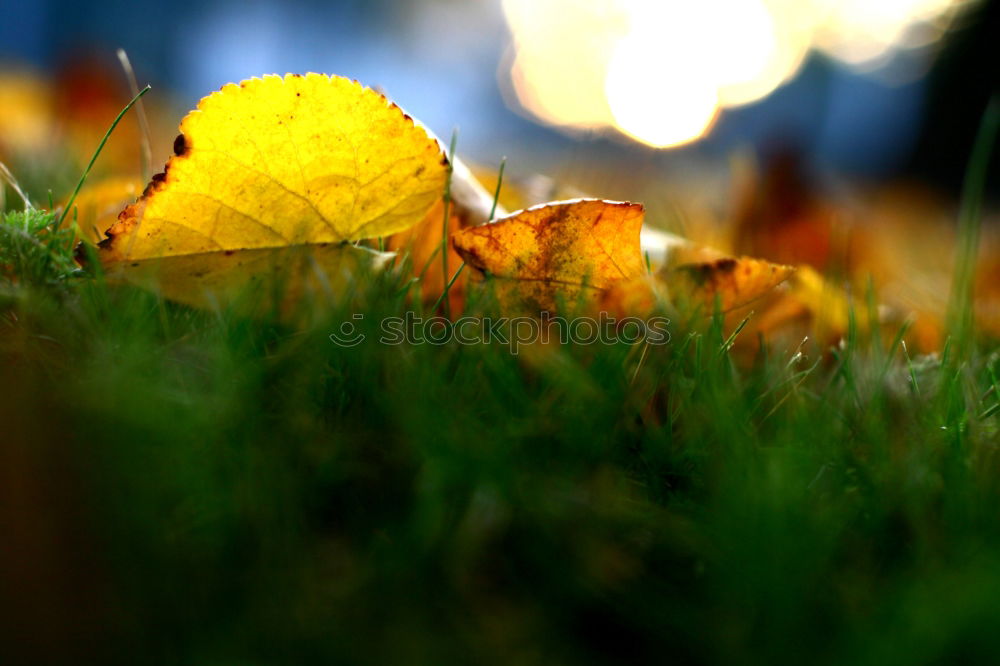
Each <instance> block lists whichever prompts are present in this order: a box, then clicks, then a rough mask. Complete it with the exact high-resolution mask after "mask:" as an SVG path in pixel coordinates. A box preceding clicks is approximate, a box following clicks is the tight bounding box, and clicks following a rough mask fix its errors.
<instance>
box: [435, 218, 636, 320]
mask: <svg viewBox="0 0 1000 666" xmlns="http://www.w3.org/2000/svg"><path fill="white" fill-rule="evenodd" d="M642 219H643V207H642V205H641V204H636V203H628V202H617V201H604V200H601V199H579V200H576V201H564V202H556V203H549V204H544V205H541V206H536V207H534V208H529V209H527V210H523V211H520V212H518V213H515V214H513V215H511V216H509V217H506V218H504V219H501V220H498V221H496V222H494V223H492V224H487V225H483V226H480V227H473V228H470V229H461V230H459V231H456V232H455V233H454V234H452V237H451V239H452V243H453V244H454V246H455V249H456V250H457V251H458V253H459V255H461V256H462V258H463V259H464V260H465V261H466V263H468V264H469V266H471V267H472V268H474V269H476V270H478V271H480V272H481V273H482V274H484V275H489V276H491V277H493V278H498V285H499V287H500V291H501V292H502V298H504V300H505V301H506V302H507V303H509V304H510V305H511V306H513V307H524V308H527V309H528V310H532V311H540V310H554V309H556V307H557V304H558V303H559V302H560V301H562V302H564V303H571V302H574V301H575V300H576V299H577V298H579V297H580V296H581V295H590V296H596V295H597V293H599V291H600V290H603V289H606V288H608V287H610V286H611V285H613V284H616V283H618V282H621V281H625V280H630V279H633V278H636V277H638V276H640V275H642V274H643V272H644V271H645V266H644V264H643V260H642V254H641V252H640V249H639V247H640V246H639V230H640V228H641V227H642ZM515 302H516V305H515Z"/></svg>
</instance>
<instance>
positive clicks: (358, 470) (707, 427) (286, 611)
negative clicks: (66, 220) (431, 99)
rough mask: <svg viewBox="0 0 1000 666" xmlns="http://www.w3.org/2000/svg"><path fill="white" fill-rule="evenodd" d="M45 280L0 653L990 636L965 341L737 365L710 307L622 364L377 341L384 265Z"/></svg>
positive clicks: (584, 353)
mask: <svg viewBox="0 0 1000 666" xmlns="http://www.w3.org/2000/svg"><path fill="white" fill-rule="evenodd" d="M14 217H16V216H14ZM12 219H14V218H13V217H11V216H8V217H7V218H6V219H5V225H8V224H10V223H11V220H12ZM50 277H51V276H44V279H38V280H31V279H24V278H21V279H17V276H15V275H13V274H11V273H8V274H7V279H6V282H5V287H4V291H3V296H2V301H0V355H2V361H0V368H2V371H0V396H2V400H0V419H2V423H4V424H5V428H4V430H5V434H4V435H3V436H2V437H0V439H2V441H3V445H2V446H0V456H2V458H0V470H2V471H0V497H3V501H2V502H0V524H2V525H3V526H4V527H3V532H4V534H5V536H4V542H5V544H6V545H5V547H4V548H3V549H0V589H2V590H4V596H6V597H7V598H6V602H5V603H4V609H5V610H4V614H3V616H2V618H0V620H2V621H0V627H2V632H3V634H2V635H0V645H3V647H2V648H0V650H2V651H3V652H6V653H8V654H7V657H6V658H4V663H26V662H46V661H47V662H67V661H72V662H74V663H79V662H85V661H95V662H101V663H108V662H130V663H134V662H136V661H140V662H143V663H156V662H162V663H311V662H321V663H372V664H386V663H407V664H423V663H426V664H440V663H485V664H489V663H496V664H514V663H516V664H536V663H537V664H542V663H544V664H558V663H623V662H626V663H627V662H644V663H648V662H662V661H668V662H681V663H761V664H777V663H803V662H809V663H831V664H833V663H836V664H842V663H856V664H864V663H872V664H886V663H908V664H917V663H922V664H933V663H954V662H956V661H987V660H992V658H993V657H994V655H995V654H996V653H997V651H998V649H1000V613H998V612H997V601H996V600H997V598H998V593H1000V520H998V519H1000V469H998V457H997V444H998V441H1000V440H998V427H997V426H998V422H997V418H998V416H997V415H996V414H995V413H992V414H990V413H986V412H988V411H989V409H990V408H991V406H992V405H994V404H995V403H996V402H997V398H998V394H997V389H996V387H995V377H996V376H997V375H998V374H1000V367H998V365H1000V360H998V359H1000V357H998V356H997V354H996V353H995V352H992V351H990V350H993V349H995V346H994V345H992V344H990V343H988V342H981V343H980V344H979V345H978V346H976V347H974V348H973V349H972V350H971V352H970V355H969V356H968V357H967V358H966V359H964V360H962V361H961V362H955V363H952V362H950V361H949V360H948V359H944V361H943V362H942V361H941V360H938V359H935V358H918V359H914V360H913V362H912V376H911V367H910V365H908V364H907V362H906V359H905V357H904V355H903V353H902V350H901V349H900V348H899V346H898V344H893V343H892V342H891V341H883V340H871V339H867V338H866V337H865V336H864V335H863V334H861V333H858V332H855V334H854V335H853V336H852V337H851V339H850V340H849V341H848V344H847V345H846V346H845V347H844V348H842V349H839V350H836V354H827V355H826V356H825V357H824V358H825V360H820V359H819V358H817V357H816V356H815V350H809V349H808V348H807V349H806V350H805V352H806V355H807V356H808V358H805V357H802V356H795V351H796V350H794V349H792V350H770V351H769V352H765V351H762V352H761V353H760V354H759V356H758V357H757V359H756V360H755V361H754V362H753V363H752V364H750V365H737V364H735V363H734V361H733V360H732V359H731V357H730V355H729V353H728V351H724V350H723V347H724V346H725V344H726V338H727V334H728V332H725V331H723V330H722V328H721V326H720V325H719V323H718V322H715V323H714V324H713V325H711V326H709V327H708V328H707V329H705V330H700V331H695V330H690V331H688V330H683V329H680V328H676V329H674V330H672V333H673V336H674V339H673V341H672V343H671V344H669V345H667V346H663V347H658V346H651V347H649V349H648V350H647V353H646V354H645V357H644V360H643V362H642V364H641V367H639V368H638V371H636V363H637V361H638V359H639V354H638V353H637V352H638V351H639V350H638V349H633V348H630V347H628V346H627V345H624V344H620V345H614V346H591V347H575V346H566V347H556V348H553V349H550V350H549V352H548V353H547V354H542V355H540V359H536V360H535V361H531V360H530V359H529V358H528V356H526V355H525V354H521V355H520V356H513V355H512V354H510V352H509V350H508V348H507V347H506V346H504V345H497V344H494V345H487V344H483V345H476V346H463V345H458V344H446V345H443V346H434V345H427V344H425V345H401V346H386V345H381V344H379V343H378V342H377V339H378V337H379V330H378V322H379V321H380V319H381V318H382V317H385V316H398V315H401V314H402V313H403V311H404V310H406V309H407V307H408V306H407V305H406V303H405V301H404V296H403V294H404V293H405V291H406V289H405V285H404V279H403V278H402V277H400V276H398V275H395V274H391V273H390V274H386V275H382V276H377V277H373V278H370V279H364V280H359V281H358V283H357V284H355V285H354V287H353V288H352V290H351V291H350V292H349V293H345V294H344V295H343V297H342V298H340V299H338V300H337V301H336V302H333V303H327V302H323V303H317V304H316V310H317V311H318V312H320V313H321V314H320V315H318V317H317V318H316V319H315V320H314V321H313V323H312V324H310V325H308V326H306V327H305V328H303V329H293V328H289V327H286V326H284V325H282V324H281V323H279V322H277V321H268V320H262V319H253V320H251V319H247V318H244V317H241V316H239V315H238V314H237V313H236V312H234V311H227V310H220V311H216V312H207V311H196V310H192V309H189V308H186V307H182V306H178V305H174V304H171V303H168V302H164V301H162V300H161V299H159V298H158V297H156V296H155V295H154V294H150V293H146V292H143V291H140V290H137V289H132V288H124V287H108V286H106V285H105V284H104V283H103V282H102V280H100V279H99V278H98V279H86V278H81V277H79V276H77V277H74V276H72V275H67V276H65V279H62V280H52V279H49V278H50ZM362 306H363V308H364V309H363V310H361V309H359V308H360V307H362ZM484 307H487V306H484ZM362 311H363V313H364V315H365V318H364V320H363V321H362V322H360V325H361V326H362V329H363V331H364V332H365V333H366V334H367V335H368V338H367V340H366V341H365V342H364V343H362V344H360V345H358V346H356V347H353V348H343V347H339V346H337V345H335V344H333V343H332V342H331V341H330V339H329V338H328V336H329V334H330V333H332V332H334V331H337V330H339V327H340V324H341V323H342V322H344V321H351V322H353V323H359V322H357V320H354V319H352V315H353V314H354V313H355V312H362ZM914 378H915V379H916V383H917V386H916V387H915V386H914V382H913V379H914ZM984 413H986V414H985V415H984V416H977V415H983V414H984Z"/></svg>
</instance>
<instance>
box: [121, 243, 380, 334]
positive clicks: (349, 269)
mask: <svg viewBox="0 0 1000 666" xmlns="http://www.w3.org/2000/svg"><path fill="white" fill-rule="evenodd" d="M392 258H393V255H392V254H391V253H387V252H376V251H374V250H369V249H367V248H363V247H356V246H354V245H350V244H345V243H333V244H329V243H320V244H314V245H291V246H288V247H277V248H260V249H243V250H227V251H225V252H199V253H193V254H183V255H177V256H174V257H169V258H166V259H163V260H147V261H134V262H127V263H125V264H123V265H121V266H119V267H118V269H117V273H116V276H115V277H116V279H119V280H124V281H126V282H129V283H131V284H134V285H138V286H141V287H143V288H146V289H149V290H150V291H155V292H158V293H160V294H161V295H162V296H163V297H165V298H167V299H169V300H172V301H176V302H178V303H185V304H187V305H192V306H195V307H200V308H216V307H219V306H223V305H226V306H233V307H234V309H235V310H238V311H239V312H241V313H246V314H252V315H264V314H267V313H268V312H275V313H277V314H278V315H279V316H280V317H281V318H283V319H290V318H293V317H294V315H296V308H297V307H299V306H300V305H301V304H302V303H303V302H306V303H312V302H316V301H320V302H324V303H333V302H336V300H337V297H338V295H340V294H342V293H343V292H344V291H345V290H346V287H347V286H348V285H349V284H351V282H352V281H353V280H354V279H356V278H357V277H358V276H359V275H364V274H365V272H366V271H377V270H379V269H381V268H383V267H384V266H386V265H388V263H389V262H390V261H391V260H392ZM300 314H301V313H300ZM306 314H308V313H306Z"/></svg>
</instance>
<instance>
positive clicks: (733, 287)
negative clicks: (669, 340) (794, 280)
mask: <svg viewBox="0 0 1000 666" xmlns="http://www.w3.org/2000/svg"><path fill="white" fill-rule="evenodd" d="M794 271H795V269H794V268H793V267H791V266H785V265H782V264H772V263H771V262H769V261H765V260H763V259H753V258H751V257H739V258H731V257H727V258H725V259H717V260H715V261H710V262H705V263H698V264H686V265H684V266H678V267H677V268H676V269H674V270H673V271H671V272H670V273H669V274H667V275H665V276H663V280H664V281H665V282H666V283H667V286H668V288H669V290H670V294H671V299H672V300H673V302H674V303H675V304H679V303H682V302H688V303H690V304H691V305H694V306H696V307H699V306H700V307H703V308H705V311H706V313H711V312H712V310H713V309H714V308H715V305H716V302H718V304H719V309H720V310H721V311H722V312H728V311H730V310H733V309H735V308H738V307H741V306H743V305H746V304H748V303H750V302H752V301H755V300H757V299H758V298H760V297H761V296H763V295H765V294H767V293H769V292H770V291H771V290H772V289H774V288H775V287H777V286H778V285H779V284H781V283H782V282H784V281H785V280H786V279H787V278H788V276H790V275H791V274H792V273H793V272H794Z"/></svg>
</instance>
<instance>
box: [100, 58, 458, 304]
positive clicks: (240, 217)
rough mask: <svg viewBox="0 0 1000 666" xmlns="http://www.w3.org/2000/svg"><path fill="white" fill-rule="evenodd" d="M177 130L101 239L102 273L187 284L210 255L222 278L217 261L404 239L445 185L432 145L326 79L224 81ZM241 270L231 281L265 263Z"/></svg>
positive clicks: (355, 90) (443, 161) (403, 120)
mask: <svg viewBox="0 0 1000 666" xmlns="http://www.w3.org/2000/svg"><path fill="white" fill-rule="evenodd" d="M180 130H181V134H180V135H179V136H178V137H177V140H176V141H175V142H174V153H175V155H174V156H173V157H171V158H170V160H169V161H168V162H167V164H166V167H165V168H164V171H163V173H161V174H158V175H156V176H154V177H153V180H152V182H150V183H149V185H147V186H146V189H145V191H144V193H143V195H142V197H141V198H140V199H139V201H137V202H136V203H134V204H132V205H130V206H128V207H126V208H125V209H124V210H123V211H122V212H121V214H120V215H119V217H118V221H117V222H116V223H115V224H114V225H112V226H111V228H110V229H108V230H107V231H106V232H105V235H106V236H107V238H106V239H105V240H103V241H102V242H101V243H100V246H99V247H100V251H99V255H100V258H101V261H102V263H103V264H104V266H105V268H106V270H107V271H108V272H109V274H112V275H113V274H114V273H115V270H116V269H117V270H118V272H119V273H120V274H122V275H124V276H126V277H127V276H128V275H129V274H131V273H133V271H132V270H131V269H133V268H142V264H143V263H144V262H155V265H156V272H158V273H159V274H160V275H161V276H162V277H163V279H164V280H173V281H176V283H177V284H178V285H179V284H187V279H186V278H185V277H183V276H185V275H186V276H187V277H190V278H192V279H196V280H197V279H203V280H204V279H205V278H206V276H207V275H209V274H210V273H211V274H212V275H215V274H216V271H213V270H208V272H204V271H206V270H207V269H206V266H207V267H208V268H209V269H210V268H211V266H210V264H211V262H212V261H213V257H214V258H215V259H216V260H217V261H218V262H219V268H220V271H221V272H220V273H219V279H220V280H221V279H222V276H224V275H226V271H225V270H224V269H223V266H225V265H228V262H227V261H226V260H224V259H223V258H224V257H227V256H229V257H231V256H234V255H227V254H226V253H237V252H239V253H241V255H244V254H245V252H246V251H249V250H261V251H263V250H275V251H278V252H279V254H280V252H281V251H283V250H284V249H285V248H288V247H291V246H297V245H321V244H324V243H327V244H336V243H340V242H343V241H353V240H358V239H365V238H374V237H377V236H385V235H389V234H392V233H395V232H398V231H402V230H404V229H406V228H408V227H410V226H412V225H414V224H416V223H417V222H419V221H420V220H421V219H422V218H423V217H424V216H425V215H426V213H427V211H428V209H429V208H430V207H431V206H432V205H433V204H434V202H435V201H436V200H438V199H439V198H440V196H441V193H442V191H443V188H444V183H445V178H446V166H447V158H446V157H445V156H444V155H443V153H442V151H441V147H440V144H439V143H438V142H437V141H436V140H435V139H433V138H431V137H430V136H428V134H427V132H426V131H425V130H424V129H422V128H421V127H419V126H418V125H416V124H414V122H413V120H412V119H411V118H410V117H409V116H408V115H406V114H405V113H404V112H403V111H402V110H401V109H400V108H399V107H397V106H396V105H395V104H393V103H391V102H389V101H388V100H387V99H386V98H385V97H383V96H382V95H380V94H379V93H377V92H374V91H372V90H370V89H368V88H364V87H362V86H361V85H360V84H359V83H357V82H355V81H350V80H348V79H344V78H340V77H336V76H334V77H330V76H326V75H322V74H307V75H305V76H299V75H287V76H286V77H284V78H282V77H279V76H273V75H271V76H265V77H264V78H262V79H257V78H255V79H250V80H247V81H243V82H242V83H240V84H239V85H236V84H227V85H225V86H223V87H222V89H221V90H220V91H218V92H216V93H213V94H212V95H209V96H208V97H205V98H204V99H202V101H201V103H200V104H199V105H198V109H197V110H195V111H192V112H191V113H189V114H188V115H187V116H186V117H185V118H184V120H183V121H182V122H181V125H180ZM262 254H263V253H262ZM192 255H204V256H203V257H200V258H198V259H197V260H195V259H192V258H191V257H192ZM254 256H256V255H254ZM315 256H319V257H324V256H327V255H326V253H317V255H314V257H315ZM177 258H184V259H177ZM171 261H173V262H174V263H175V265H174V266H168V265H167V264H168V263H169V262H171ZM338 261H339V260H338ZM137 264H138V265H137ZM239 265H240V266H242V267H243V268H241V269H240V270H239V271H229V273H241V272H250V273H252V272H254V271H256V270H257V268H258V267H260V266H261V265H263V264H261V263H260V262H258V261H256V260H254V261H247V262H242V263H239ZM320 265H322V262H320ZM195 266H197V267H198V268H197V269H195ZM126 267H127V268H128V269H129V270H124V268H126ZM234 281H235V282H236V283H240V282H243V279H242V278H237V277H236V276H235V275H234ZM204 284H206V285H209V284H215V283H212V282H211V281H208V280H204ZM216 286H219V285H216ZM167 287H168V288H170V290H171V291H175V290H174V289H173V288H172V287H171V286H170V285H167ZM190 288H192V289H193V288H194V287H193V286H190Z"/></svg>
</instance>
